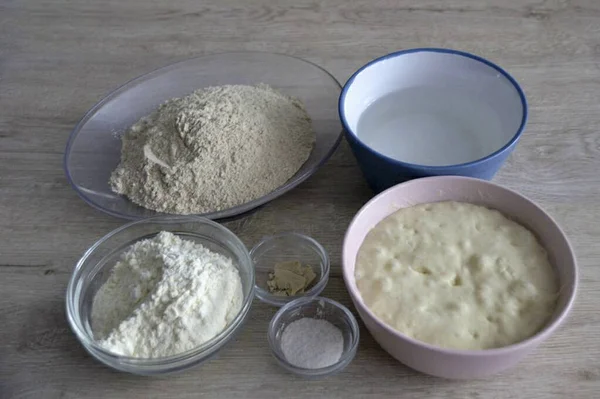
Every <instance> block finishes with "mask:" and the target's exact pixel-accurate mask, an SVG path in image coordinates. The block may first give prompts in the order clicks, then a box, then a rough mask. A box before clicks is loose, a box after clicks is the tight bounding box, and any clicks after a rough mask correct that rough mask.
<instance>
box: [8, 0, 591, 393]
mask: <svg viewBox="0 0 600 399" xmlns="http://www.w3.org/2000/svg"><path fill="white" fill-rule="evenodd" d="M422 46H435V47H451V48H457V49H462V50H465V51H470V52H473V53H476V54H479V55H481V56H483V57H486V58H489V59H490V60H492V61H494V62H497V63H499V64H500V65H502V66H503V67H505V68H506V69H507V70H508V71H509V72H510V73H511V74H513V75H514V76H515V77H516V79H517V80H518V81H519V82H520V83H521V84H522V86H523V88H524V90H525V92H526V94H527V96H528V100H529V104H530V119H529V124H528V126H527V129H526V132H525V134H524V135H523V138H522V140H521V142H520V144H519V146H518V147H517V149H516V151H515V152H514V153H513V155H512V156H511V157H510V159H509V160H508V162H507V163H506V164H505V166H504V168H503V169H502V170H501V172H500V173H499V174H498V175H497V177H496V178H495V181H496V182H497V183H501V184H503V185H505V186H507V187H510V188H512V189H516V190H517V191H519V192H521V193H522V194H525V195H527V196H529V197H530V198H532V199H533V200H534V201H536V202H538V203H539V204H540V205H542V206H543V207H544V208H545V209H546V210H548V211H549V212H550V213H551V214H552V215H553V216H554V217H555V218H556V220H557V221H558V222H559V223H560V224H561V225H562V226H563V227H564V229H565V230H566V232H567V234H568V235H569V237H570V239H571V241H572V244H573V245H574V248H575V250H576V252H577V257H578V260H579V265H580V268H581V280H580V283H581V284H580V290H579V294H578V299H577V302H576V305H575V307H574V310H573V312H572V314H571V316H570V318H569V319H568V321H567V323H566V324H565V325H564V326H563V327H562V328H561V329H560V330H559V331H558V332H557V333H556V334H555V335H554V336H552V337H551V338H550V339H549V340H548V341H547V342H546V343H544V344H543V345H542V346H541V347H540V348H539V349H538V350H537V351H536V352H535V353H534V354H532V355H531V356H529V357H528V358H527V359H525V360H524V361H523V362H522V363H521V364H519V365H518V366H517V367H516V368H514V369H511V370H509V371H507V372H504V373H502V374H500V375H497V376H494V377H491V378H487V379H483V380H477V381H462V382H461V381H459V382H456V381H446V380H441V379H436V378H433V377H428V376H425V375H421V374H418V373H416V372H414V371H411V370H410V369H408V368H407V367H405V366H403V365H401V364H400V363H398V362H396V361H395V360H393V359H392V358H391V357H390V356H389V355H387V354H386V353H385V352H384V351H383V350H382V349H380V348H379V347H378V346H377V344H376V343H375V342H374V340H373V339H372V338H371V337H370V335H369V334H368V333H367V332H366V331H365V330H364V328H363V330H362V338H361V343H360V347H359V350H358V355H357V356H356V359H355V360H354V362H353V363H352V364H351V365H350V366H349V367H348V368H347V369H346V370H345V371H344V372H343V373H341V374H339V375H337V376H335V377H332V378H329V379H325V380H319V381H305V380H301V379H298V378H296V377H294V376H292V375H289V374H286V373H285V372H283V371H282V370H281V369H279V368H278V366H277V365H276V364H275V363H274V361H273V360H272V359H271V356H270V354H269V351H268V349H267V342H266V329H267V324H268V321H269V320H270V318H271V316H272V315H273V313H274V309H273V308H270V307H268V306H265V305H262V304H259V303H255V305H254V307H253V309H252V311H251V320H250V322H249V323H248V324H247V325H246V328H245V329H244V330H243V332H242V333H241V334H240V335H239V337H238V338H237V340H236V341H235V342H233V343H231V344H230V345H229V346H228V347H227V348H226V349H225V350H223V352H222V354H221V356H220V357H219V358H217V359H215V360H212V361H210V362H209V363H207V364H205V365H203V366H201V367H199V368H196V369H192V370H189V371H188V372H186V373H183V374H180V375H177V376H171V377H168V378H161V379H157V378H152V379H149V378H142V377H136V376H131V375H127V374H123V373H117V372H114V371H111V370H110V369H108V368H106V367H104V366H102V365H101V364H99V363H98V362H96V361H95V360H94V359H92V358H91V357H90V356H89V355H87V354H86V352H85V351H84V350H83V349H82V347H81V346H80V345H79V343H78V341H77V340H76V339H75V337H74V335H73V334H72V333H71V331H70V330H69V328H68V326H67V323H66V320H65V311H64V298H65V289H66V285H67V281H68V279H69V276H70V273H71V271H72V270H73V267H74V265H75V262H76V261H77V259H78V258H79V257H80V256H81V254H82V253H83V251H84V250H85V249H86V248H87V247H88V246H90V245H91V244H92V243H93V242H94V241H95V240H97V239H98V238H100V237H101V236H103V235H104V234H106V233H108V232H109V231H111V230H112V229H114V228H116V227H118V226H120V225H121V224H123V223H124V221H122V220H118V219H115V218H112V217H109V216H107V215H104V214H102V213H100V212H99V211H96V210H94V209H92V208H91V207H90V206H88V205H86V204H85V203H84V202H83V201H81V200H80V199H79V198H78V197H77V195H76V194H75V192H74V191H73V190H72V189H71V188H70V186H69V185H68V183H67V181H66V179H65V176H64V173H63V169H62V156H63V150H64V147H65V143H66V140H67V136H68V135H69V132H70V130H71V129H72V128H73V126H74V125H75V123H76V122H77V121H78V119H79V118H81V116H82V115H83V113H84V112H85V111H86V110H87V109H88V108H90V107H91V106H92V105H93V104H94V103H95V102H96V101H98V100H99V99H100V98H101V97H102V96H104V95H105V94H107V93H108V92H109V91H110V90H112V89H113V88H115V87H116V86H118V85H119V84H121V83H122V82H124V81H127V80H128V79H130V78H133V77H135V76H137V75H140V74H142V73H144V72H147V71H149V70H152V69H154V68H156V67H159V66H163V65H166V64H169V63H171V62H174V61H178V60H182V59H185V58H188V57H192V56H197V55H202V54H207V53H211V52H223V51H228V50H260V51H273V52H282V53H287V54H291V55H295V56H299V57H303V58H306V59H308V60H311V61H313V62H316V63H318V64H320V65H322V66H323V67H325V68H326V69H328V70H329V71H331V73H332V74H333V75H334V76H335V77H336V78H337V79H338V80H339V81H340V82H344V81H345V80H346V79H347V78H348V77H349V76H350V74H351V73H352V72H353V71H355V70H356V69H357V68H358V67H360V66H361V65H363V64H364V63H366V62H367V61H369V60H371V59H373V58H375V57H378V56H381V55H383V54H386V53H388V52H391V51H395V50H398V49H405V48H411V47H422ZM599 126H600V2H598V1H597V0H571V1H569V0H504V1H500V0H498V1H492V0H487V1H468V0H439V1H436V0H422V1H417V0H415V1H385V0H369V1H367V0H365V1H362V2H358V1H343V0H339V1H333V0H323V1H316V0H313V1H305V0H293V1H291V0H288V1H279V2H273V1H266V0H265V1H259V0H251V1H248V0H239V1H230V0H221V1H217V0H214V1H200V0H163V1H159V0H103V1H97V0H70V1H63V0H3V1H1V2H0V294H1V300H0V397H1V398H80V397H84V398H120V397H132V398H212V397H215V398H240V399H241V398H278V399H279V398H296V397H297V398H317V397H319V398H320V397H326V398H351V397H352V398H354V397H355V398H365V397H373V398H374V397H377V398H385V397H389V398H392V397H394V398H457V399H458V398H520V397H523V398H551V397H552V398H566V397H567V396H571V397H573V398H593V397H595V398H597V397H599V395H600V394H599V393H598V392H600V311H599V304H600V267H599V262H600V243H599V238H600V223H599V217H600V134H599V131H598V130H599ZM371 195H372V194H371V193H370V192H369V190H368V189H367V187H366V185H365V182H364V180H363V178H362V177H361V175H360V173H359V171H358V169H357V166H356V164H355V161H354V158H353V157H352V155H351V153H350V151H349V149H348V146H347V144H346V143H345V142H344V143H342V145H341V147H340V148H339V150H338V151H337V152H336V153H335V155H334V157H333V158H332V159H331V160H330V161H329V162H328V163H327V165H326V166H325V167H324V168H323V169H322V170H320V171H319V172H318V173H317V174H316V175H314V176H313V177H311V178H310V179H309V180H308V181H307V182H305V183H304V184H302V185H301V186H300V187H298V188H297V189H295V190H293V191H292V192H291V193H289V194H287V195H285V196H284V197H282V198H280V199H278V200H276V201H274V202H272V203H271V204H269V205H268V206H266V207H265V208H264V209H262V210H261V211H260V212H258V213H255V214H253V215H252V216H250V217H248V218H247V219H244V220H241V221H237V222H232V223H229V224H228V226H229V227H230V228H232V229H233V230H234V231H235V232H236V233H238V234H239V235H240V236H241V237H242V239H243V240H244V241H245V242H246V243H247V244H252V243H253V242H255V241H256V240H258V239H259V238H260V237H261V236H263V235H266V234H268V233H274V232H277V231H279V230H286V229H290V228H291V227H293V228H294V229H296V230H299V231H303V232H305V233H307V234H310V235H312V236H314V237H315V238H316V239H317V240H319V241H320V242H322V243H323V244H324V246H325V247H326V248H327V250H329V252H330V253H331V256H332V263H333V264H332V276H331V280H330V283H329V285H328V286H327V288H326V290H325V291H324V295H326V296H329V297H332V298H334V299H337V300H340V301H341V302H343V303H345V304H347V305H349V306H350V300H349V297H348V294H347V293H346V290H345V288H344V285H343V282H342V280H341V277H340V248H341V243H342V236H343V233H344V231H345V229H346V226H347V224H348V222H349V221H350V219H351V217H352V216H353V214H354V213H355V212H356V211H357V210H358V209H359V208H360V207H361V205H362V204H363V203H364V202H365V201H366V200H367V199H369V198H370V196H371Z"/></svg>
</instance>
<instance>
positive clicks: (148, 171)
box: [110, 85, 315, 214]
mask: <svg viewBox="0 0 600 399" xmlns="http://www.w3.org/2000/svg"><path fill="white" fill-rule="evenodd" d="M314 141H315V133H314V131H313V129H312V124H311V120H310V118H309V116H308V114H307V113H306V111H305V109H304V106H303V105H302V103H301V102H300V101H299V100H296V99H293V98H290V97H287V96H285V95H283V94H281V93H279V92H277V91H275V90H273V89H271V88H270V87H268V86H266V85H259V86H256V87H254V86H241V85H240V86H218V87H209V88H206V89H201V90H197V91H195V92H194V93H192V94H191V95H189V96H186V97H182V98H175V99H172V100H169V101H167V102H165V103H164V104H162V105H161V106H160V107H159V108H158V109H157V110H156V111H154V112H153V113H152V114H150V115H149V116H147V117H145V118H142V119H141V120H140V121H139V122H137V123H136V124H134V125H133V126H132V127H131V128H130V129H129V130H128V131H127V132H126V133H125V134H124V135H123V138H122V149H121V163H120V164H119V166H118V167H117V168H116V169H115V171H114V172H113V174H112V176H111V178H110V185H111V188H112V190H113V191H115V192H116V193H119V194H123V195H125V196H127V197H128V198H129V199H130V200H131V201H133V202H135V203H136V204H138V205H141V206H143V207H145V208H148V209H152V210H156V211H160V212H166V213H175V214H190V213H205V212H212V211H217V210H222V209H227V208H231V207H234V206H236V205H240V204H243V203H246V202H249V201H251V200H254V199H256V198H259V197H261V196H263V195H266V194H268V193H270V192H271V191H273V190H275V189H276V188H278V187H279V186H281V185H283V184H284V183H285V182H286V181H287V180H289V179H290V178H291V177H292V176H293V175H294V174H295V173H296V172H297V171H298V169H300V167H301V166H302V164H303V163H304V162H305V161H306V160H307V159H308V157H309V155H310V153H311V151H312V148H313V145H314Z"/></svg>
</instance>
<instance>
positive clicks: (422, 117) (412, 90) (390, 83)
mask: <svg viewBox="0 0 600 399" xmlns="http://www.w3.org/2000/svg"><path fill="white" fill-rule="evenodd" d="M339 113H340V119H341V121H342V124H343V126H344V130H345V134H346V138H347V140H348V142H349V143H350V146H351V148H352V151H353V152H354V155H355V157H356V159H357V160H358V163H359V165H360V167H361V170H362V172H363V174H364V176H365V178H366V179H367V182H368V183H369V185H370V186H371V188H372V189H373V190H374V191H375V192H380V191H383V190H385V189H387V188H389V187H391V186H393V185H395V184H398V183H401V182H403V181H406V180H410V179H414V178H419V177H426V176H438V175H461V176H470V177H476V178H480V179H485V180H489V179H491V178H492V177H493V176H494V175H495V174H496V172H498V170H499V169H500V167H501V166H502V164H503V163H504V161H505V160H506V158H507V157H508V155H510V153H511V152H512V151H513V150H514V148H515V146H516V144H517V142H518V140H519V138H520V136H521V133H522V132H523V129H524V128H525V124H526V122H527V102H526V100H525V94H524V93H523V90H521V88H520V87H519V84H518V83H517V82H516V81H515V79H514V78H513V77H512V76H510V75H509V74H508V73H507V72H506V71H504V70H503V69H502V68H500V67H499V66H497V65H495V64H493V63H491V62H489V61H487V60H485V59H483V58H481V57H478V56H475V55H472V54H468V53H464V52H461V51H455V50H447V49H427V48H424V49H412V50H404V51H398V52H395V53H392V54H388V55H386V56H384V57H381V58H378V59H376V60H374V61H371V62H370V63H368V64H367V65H365V66H363V67H362V68H360V69H359V70H358V71H357V72H356V73H355V74H354V75H352V77H350V79H349V80H348V82H347V83H346V85H345V86H344V88H343V90H342V93H341V95H340V100H339Z"/></svg>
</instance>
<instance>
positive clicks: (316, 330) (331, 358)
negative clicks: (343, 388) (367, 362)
mask: <svg viewBox="0 0 600 399" xmlns="http://www.w3.org/2000/svg"><path fill="white" fill-rule="evenodd" d="M281 350H282V352H283V354H284V356H285V358H286V359H287V361H288V362H290V363H291V364H293V365H294V366H297V367H303V368H307V369H318V368H322V367H327V366H331V365H332V364H335V363H337V362H338V360H340V357H342V353H343V351H344V337H343V336H342V332H341V331H340V329H339V328H337V327H336V326H334V325H333V324H331V323H330V322H328V321H327V320H321V319H313V318H311V317H304V318H302V319H299V320H296V321H293V322H291V323H290V324H289V325H288V326H287V327H286V328H285V330H283V334H282V335H281Z"/></svg>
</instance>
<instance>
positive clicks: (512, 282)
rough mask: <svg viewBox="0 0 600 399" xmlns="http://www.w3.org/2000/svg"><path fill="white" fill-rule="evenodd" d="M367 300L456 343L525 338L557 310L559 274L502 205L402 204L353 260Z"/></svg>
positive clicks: (394, 318)
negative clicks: (498, 208) (500, 209)
mask: <svg viewBox="0 0 600 399" xmlns="http://www.w3.org/2000/svg"><path fill="white" fill-rule="evenodd" d="M355 277H356V284H357V286H358V290H359V291H360V294H361V296H362V298H363V300H364V302H365V304H366V305H367V307H368V308H369V309H371V310H372V311H373V312H374V313H375V314H376V315H377V316H378V317H379V318H380V319H381V320H383V321H384V322H385V323H387V324H388V325H390V326H391V327H393V328H394V329H396V330H398V331H400V332H402V333H404V334H406V335H408V336H410V337H413V338H415V339H418V340H420V341H424V342H427V343H430V344H433V345H437V346H441V347H445V348H454V349H489V348H497V347H502V346H507V345H510V344H513V343H516V342H519V341H522V340H524V339H526V338H528V337H530V336H532V335H534V334H535V333H536V332H538V331H539V330H540V329H541V328H542V327H543V326H544V325H545V324H546V323H547V322H548V320H549V318H550V317H551V315H552V313H553V311H554V308H555V304H556V297H557V290H558V282H557V277H556V275H555V272H554V269H553V268H552V266H551V265H550V263H549V261H548V257H547V255H546V251H545V250H544V248H542V246H541V245H540V244H539V243H538V241H537V239H536V238H535V236H534V235H533V234H532V233H531V232H530V231H529V230H527V229H526V228H525V227H523V226H521V225H519V224H517V223H515V222H513V221H511V220H509V219H507V218H506V217H504V216H503V215H502V214H501V213H500V212H498V211H495V210H491V209H488V208H485V207H482V206H477V205H472V204H467V203H461V202H439V203H431V204H422V205H417V206H413V207H410V208H404V209H401V210H399V211H397V212H395V213H393V214H392V215H390V216H388V217H387V218H385V219H384V220H382V221H381V222H380V223H378V224H377V225H376V226H375V227H374V228H373V229H372V230H371V231H370V232H369V233H368V234H367V236H366V238H365V240H364V242H363V243H362V245H361V247H360V249H359V252H358V255H357V259H356V268H355Z"/></svg>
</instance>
